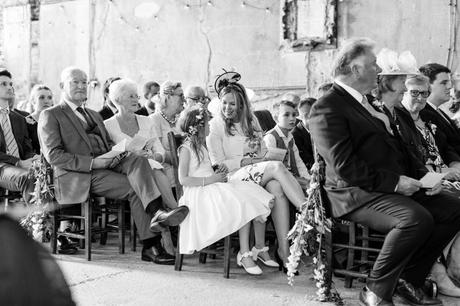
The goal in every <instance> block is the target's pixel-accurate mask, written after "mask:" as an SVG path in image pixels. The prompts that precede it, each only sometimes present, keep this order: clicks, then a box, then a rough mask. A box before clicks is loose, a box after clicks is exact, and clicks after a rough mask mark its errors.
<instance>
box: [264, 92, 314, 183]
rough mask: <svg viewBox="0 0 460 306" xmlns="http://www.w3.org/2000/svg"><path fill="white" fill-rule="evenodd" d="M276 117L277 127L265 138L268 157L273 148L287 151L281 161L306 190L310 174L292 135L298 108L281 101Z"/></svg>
mask: <svg viewBox="0 0 460 306" xmlns="http://www.w3.org/2000/svg"><path fill="white" fill-rule="evenodd" d="M276 115H277V116H276V117H275V118H276V121H277V124H276V126H275V127H274V128H273V129H272V130H270V131H268V132H267V133H266V134H265V136H264V142H265V145H266V147H267V148H268V155H270V149H273V148H275V149H283V150H286V152H285V155H284V158H283V159H282V160H281V161H282V162H283V164H284V166H286V168H287V169H288V170H289V171H290V172H291V173H292V174H293V175H294V177H295V178H296V180H297V181H298V182H299V184H300V186H302V188H303V189H306V188H307V187H308V183H309V178H310V174H309V173H308V169H307V167H306V166H305V164H304V162H303V161H302V159H301V158H300V155H299V149H298V148H297V146H296V144H295V142H294V137H293V136H292V133H291V131H292V129H293V128H294V127H295V126H296V125H295V121H296V117H297V110H296V106H295V105H294V103H292V102H290V101H281V103H280V106H279V109H278V113H277V114H276ZM268 158H270V157H268Z"/></svg>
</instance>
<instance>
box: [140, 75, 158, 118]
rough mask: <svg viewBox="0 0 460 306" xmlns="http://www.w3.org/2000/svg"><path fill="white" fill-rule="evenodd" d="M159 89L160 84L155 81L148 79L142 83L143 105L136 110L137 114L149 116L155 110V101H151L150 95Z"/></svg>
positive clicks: (153, 94) (152, 95) (155, 93)
mask: <svg viewBox="0 0 460 306" xmlns="http://www.w3.org/2000/svg"><path fill="white" fill-rule="evenodd" d="M159 91H160V84H158V83H157V82H153V81H149V82H147V83H145V84H144V90H143V92H144V98H145V103H144V106H142V107H141V108H139V110H137V111H136V114H137V115H141V116H149V115H151V114H153V113H154V112H155V103H154V102H153V101H152V97H154V96H156V95H157V94H158V92H159Z"/></svg>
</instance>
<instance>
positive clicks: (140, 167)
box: [38, 67, 188, 263]
mask: <svg viewBox="0 0 460 306" xmlns="http://www.w3.org/2000/svg"><path fill="white" fill-rule="evenodd" d="M60 86H61V89H62V90H63V93H62V99H61V102H60V104H58V105H56V106H54V107H52V108H49V109H47V110H45V111H44V112H43V113H42V115H41V116H40V119H39V123H38V134H39V139H40V144H41V148H42V151H43V154H44V155H45V158H46V159H47V160H48V162H49V163H50V164H51V165H52V166H53V168H54V182H55V197H56V200H57V201H58V203H60V204H72V203H79V202H83V201H85V200H86V199H87V198H88V196H89V194H90V193H91V194H94V195H96V196H103V197H107V198H110V199H121V200H129V202H130V206H131V213H132V214H133V217H134V221H135V222H136V225H137V227H138V229H139V236H140V238H141V240H143V244H144V248H143V250H142V259H143V260H146V261H153V262H155V263H165V262H164V261H161V258H160V259H159V258H157V257H156V255H155V254H153V250H152V247H153V246H154V245H155V243H157V240H156V239H157V238H156V237H158V235H157V234H156V233H155V232H158V231H160V230H161V229H162V228H164V227H165V226H176V225H178V224H180V223H181V222H182V220H183V219H184V218H185V217H186V215H187V214H188V209H187V208H185V207H184V206H181V207H178V208H175V209H172V210H170V211H165V210H164V208H163V206H162V204H161V201H158V200H156V199H157V198H159V196H160V192H159V190H158V188H157V186H156V184H155V181H154V177H153V174H152V171H151V168H150V165H149V163H148V161H147V159H145V158H143V157H140V156H138V155H135V154H128V155H127V156H126V157H124V158H122V159H121V160H120V158H103V157H101V155H102V154H104V153H106V152H108V151H110V150H111V147H112V141H111V140H110V138H109V136H108V133H107V130H106V129H105V127H104V123H103V121H102V118H101V116H100V115H99V114H98V113H97V112H95V111H93V110H91V109H89V108H87V107H85V105H84V102H85V101H86V98H87V77H86V74H85V72H83V71H82V70H80V69H78V68H75V67H68V68H66V69H64V71H63V72H62V74H61V83H60ZM149 214H150V215H149ZM168 260H169V261H171V259H168ZM168 263H169V262H168Z"/></svg>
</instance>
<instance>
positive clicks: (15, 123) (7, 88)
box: [0, 70, 39, 203]
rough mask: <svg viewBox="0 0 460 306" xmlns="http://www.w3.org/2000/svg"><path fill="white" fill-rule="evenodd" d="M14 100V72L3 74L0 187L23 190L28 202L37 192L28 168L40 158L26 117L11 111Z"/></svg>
mask: <svg viewBox="0 0 460 306" xmlns="http://www.w3.org/2000/svg"><path fill="white" fill-rule="evenodd" d="M11 99H14V89H13V81H12V76H11V73H10V72H9V71H8V70H1V71H0V128H1V133H0V187H1V188H4V189H7V190H11V191H20V192H21V193H22V196H23V198H24V200H25V201H26V202H27V203H29V202H30V200H31V194H32V192H33V191H34V182H33V180H32V179H31V178H29V169H30V167H31V166H32V164H33V162H34V161H35V160H37V159H38V158H39V156H38V155H36V154H35V153H34V151H33V148H32V142H31V140H30V138H29V132H28V130H27V123H26V120H25V118H24V117H23V116H21V115H19V114H18V113H16V112H14V111H10V110H9V101H11Z"/></svg>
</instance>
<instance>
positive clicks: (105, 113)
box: [99, 105, 115, 120]
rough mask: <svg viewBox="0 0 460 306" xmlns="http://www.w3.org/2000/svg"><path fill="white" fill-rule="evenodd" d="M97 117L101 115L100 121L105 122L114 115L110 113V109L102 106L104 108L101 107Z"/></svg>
mask: <svg viewBox="0 0 460 306" xmlns="http://www.w3.org/2000/svg"><path fill="white" fill-rule="evenodd" d="M99 115H101V117H102V120H107V119H109V118H111V117H113V115H115V114H114V113H113V112H112V110H111V109H110V107H108V106H107V105H104V107H102V108H101V110H100V111H99Z"/></svg>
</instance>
